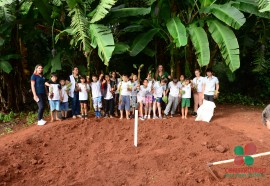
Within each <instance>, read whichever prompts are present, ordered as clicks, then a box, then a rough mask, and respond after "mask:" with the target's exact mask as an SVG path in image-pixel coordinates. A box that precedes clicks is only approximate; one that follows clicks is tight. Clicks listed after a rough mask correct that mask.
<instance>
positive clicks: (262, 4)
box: [257, 0, 270, 12]
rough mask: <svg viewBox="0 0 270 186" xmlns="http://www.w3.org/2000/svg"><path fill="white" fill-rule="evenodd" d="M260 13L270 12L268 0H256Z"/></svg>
mask: <svg viewBox="0 0 270 186" xmlns="http://www.w3.org/2000/svg"><path fill="white" fill-rule="evenodd" d="M257 2H258V5H259V8H260V12H270V1H269V0H257Z"/></svg>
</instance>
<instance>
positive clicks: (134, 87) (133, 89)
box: [131, 81, 138, 96]
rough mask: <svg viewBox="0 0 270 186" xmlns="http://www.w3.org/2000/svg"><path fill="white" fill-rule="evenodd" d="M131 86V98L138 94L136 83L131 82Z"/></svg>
mask: <svg viewBox="0 0 270 186" xmlns="http://www.w3.org/2000/svg"><path fill="white" fill-rule="evenodd" d="M131 85H132V91H131V96H137V93H138V90H137V85H138V82H137V81H135V82H131Z"/></svg>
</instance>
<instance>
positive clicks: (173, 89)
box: [164, 78, 182, 118]
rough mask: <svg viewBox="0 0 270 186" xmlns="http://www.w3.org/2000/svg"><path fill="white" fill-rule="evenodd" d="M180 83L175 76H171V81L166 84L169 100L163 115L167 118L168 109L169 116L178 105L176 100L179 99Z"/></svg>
mask: <svg viewBox="0 0 270 186" xmlns="http://www.w3.org/2000/svg"><path fill="white" fill-rule="evenodd" d="M181 87H182V85H181V83H180V82H178V80H177V78H173V81H171V82H170V83H169V85H168V89H167V92H166V94H167V93H168V91H169V90H170V93H169V101H168V104H167V106H166V109H165V111H164V114H165V117H166V118H168V114H169V111H170V110H171V117H173V115H174V114H175V111H176V109H177V106H178V100H179V91H180V89H181Z"/></svg>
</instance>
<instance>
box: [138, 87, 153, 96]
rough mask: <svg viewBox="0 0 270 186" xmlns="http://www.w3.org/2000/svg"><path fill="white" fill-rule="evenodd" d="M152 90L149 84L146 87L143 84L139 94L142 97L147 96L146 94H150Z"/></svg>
mask: <svg viewBox="0 0 270 186" xmlns="http://www.w3.org/2000/svg"><path fill="white" fill-rule="evenodd" d="M150 92H151V88H150V87H149V86H147V87H144V86H143V85H141V86H140V91H139V93H138V95H139V96H141V97H145V96H148V95H149V93H150Z"/></svg>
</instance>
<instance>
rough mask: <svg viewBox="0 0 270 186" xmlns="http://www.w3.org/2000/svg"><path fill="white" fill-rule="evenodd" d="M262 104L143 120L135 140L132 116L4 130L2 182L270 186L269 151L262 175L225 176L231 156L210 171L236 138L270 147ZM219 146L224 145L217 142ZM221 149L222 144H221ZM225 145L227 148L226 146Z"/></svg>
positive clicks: (258, 160)
mask: <svg viewBox="0 0 270 186" xmlns="http://www.w3.org/2000/svg"><path fill="white" fill-rule="evenodd" d="M261 112H262V109H258V108H252V107H244V106H230V105H227V106H224V105H220V106H218V108H217V109H216V113H215V117H214V118H213V121H212V122H211V123H210V124H207V123H204V122H195V121H194V118H192V117H190V118H189V119H187V120H182V119H181V118H180V117H179V116H178V117H175V118H171V119H167V120H148V121H139V146H138V147H137V148H135V147H133V122H134V121H133V120H131V121H127V120H123V121H120V120H118V119H100V120H97V119H93V118H91V119H90V120H89V121H87V122H86V121H84V122H81V120H79V119H76V120H66V121H62V122H55V123H49V124H48V125H45V126H42V127H40V126H32V127H29V128H27V129H22V130H20V131H18V132H16V133H13V134H9V135H6V136H2V137H0V186H2V185H20V186H21V185H27V186H29V185H30V186H32V185H34V186H35V185H39V186H40V185H74V186H75V185H76V186H77V185H95V186H96V185H155V186H157V185H166V186H167V185H247V186H248V185H269V184H270V156H265V157H261V158H256V159H255V162H254V164H253V165H252V166H251V167H256V168H266V172H265V173H264V176H263V177H260V176H256V177H249V178H225V177H224V175H225V174H226V170H228V169H227V168H239V167H245V166H236V165H234V164H233V163H229V164H224V165H216V166H213V167H212V169H213V170H214V172H215V173H216V175H217V176H218V177H219V178H220V181H217V180H215V179H214V178H213V176H212V175H210V174H209V172H207V169H206V164H207V162H213V161H219V160H225V159H231V158H233V157H234V152H233V149H234V147H235V146H236V145H242V146H244V145H245V144H247V143H250V142H253V143H254V144H255V145H256V146H257V153H261V152H266V151H270V140H269V136H270V131H269V130H267V129H266V128H265V127H263V126H262V124H261ZM218 145H221V146H222V147H223V148H225V152H220V151H219V150H218V149H219V148H216V147H217V146H218ZM221 149H222V148H221ZM221 151H222V150H221Z"/></svg>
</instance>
